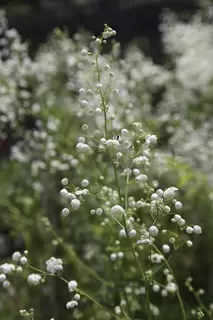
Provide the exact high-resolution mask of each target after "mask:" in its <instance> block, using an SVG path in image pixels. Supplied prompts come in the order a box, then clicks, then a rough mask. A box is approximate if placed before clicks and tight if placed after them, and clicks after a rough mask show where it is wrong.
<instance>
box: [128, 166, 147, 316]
mask: <svg viewBox="0 0 213 320" xmlns="http://www.w3.org/2000/svg"><path fill="white" fill-rule="evenodd" d="M128 186H129V170H127V177H126V187H125V199H124V202H125V212H127V210H128ZM123 223H124V227H125V231H126V235H127V238H128V241H129V243H130V247H131V250H132V254H133V257H134V259H135V261H136V264H137V266H138V269H139V271H140V273H141V276H142V279H143V280H144V282H145V288H146V308H147V315H148V319H149V320H151V319H152V313H151V311H150V297H149V286H148V283H147V281H146V279H145V274H144V270H143V268H142V266H141V264H140V262H139V260H138V257H137V255H136V252H135V250H134V247H133V244H132V241H131V239H130V237H129V232H128V228H127V223H126V215H125V214H124V215H123Z"/></svg>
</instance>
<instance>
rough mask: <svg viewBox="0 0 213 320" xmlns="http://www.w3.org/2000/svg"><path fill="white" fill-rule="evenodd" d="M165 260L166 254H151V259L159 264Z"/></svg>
mask: <svg viewBox="0 0 213 320" xmlns="http://www.w3.org/2000/svg"><path fill="white" fill-rule="evenodd" d="M164 260H165V258H164V256H162V255H161V254H159V253H152V254H151V256H150V261H151V262H152V263H156V264H159V263H161V262H163V261H164Z"/></svg>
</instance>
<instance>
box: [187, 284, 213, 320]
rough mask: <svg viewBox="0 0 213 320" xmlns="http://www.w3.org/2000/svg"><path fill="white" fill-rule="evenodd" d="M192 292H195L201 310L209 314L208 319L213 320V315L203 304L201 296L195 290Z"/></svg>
mask: <svg viewBox="0 0 213 320" xmlns="http://www.w3.org/2000/svg"><path fill="white" fill-rule="evenodd" d="M192 292H193V294H194V296H195V298H196V300H197V302H198V303H199V305H200V307H201V309H202V310H203V311H204V312H205V313H206V314H207V316H208V318H209V319H210V320H212V319H213V317H212V315H211V314H210V312H209V310H208V309H207V308H206V306H205V305H204V304H203V302H202V301H201V299H200V297H199V295H198V294H197V292H195V290H193V291H192Z"/></svg>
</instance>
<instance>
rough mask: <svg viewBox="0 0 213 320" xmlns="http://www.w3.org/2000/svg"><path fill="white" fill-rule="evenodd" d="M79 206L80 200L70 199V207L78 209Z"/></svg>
mask: <svg viewBox="0 0 213 320" xmlns="http://www.w3.org/2000/svg"><path fill="white" fill-rule="evenodd" d="M80 206H81V202H80V201H79V200H78V199H73V200H72V201H71V207H72V209H73V210H78V209H79V208H80Z"/></svg>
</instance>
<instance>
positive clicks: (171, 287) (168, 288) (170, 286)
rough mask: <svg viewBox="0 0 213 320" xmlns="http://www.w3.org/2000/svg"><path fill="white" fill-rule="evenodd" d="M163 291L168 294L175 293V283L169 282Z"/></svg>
mask: <svg viewBox="0 0 213 320" xmlns="http://www.w3.org/2000/svg"><path fill="white" fill-rule="evenodd" d="M165 290H166V291H167V292H170V293H175V292H176V291H177V285H176V283H174V282H169V283H168V284H167V285H166V287H165Z"/></svg>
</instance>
